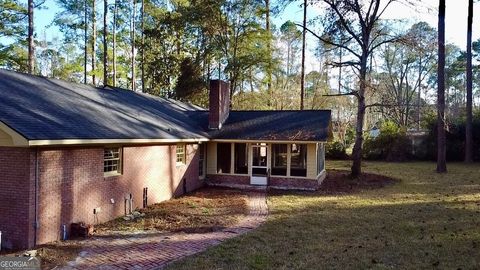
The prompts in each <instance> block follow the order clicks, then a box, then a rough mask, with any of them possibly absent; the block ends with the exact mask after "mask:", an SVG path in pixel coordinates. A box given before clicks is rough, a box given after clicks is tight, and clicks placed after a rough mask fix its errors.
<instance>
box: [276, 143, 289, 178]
mask: <svg viewBox="0 0 480 270" xmlns="http://www.w3.org/2000/svg"><path fill="white" fill-rule="evenodd" d="M272 175H287V145H286V144H272Z"/></svg>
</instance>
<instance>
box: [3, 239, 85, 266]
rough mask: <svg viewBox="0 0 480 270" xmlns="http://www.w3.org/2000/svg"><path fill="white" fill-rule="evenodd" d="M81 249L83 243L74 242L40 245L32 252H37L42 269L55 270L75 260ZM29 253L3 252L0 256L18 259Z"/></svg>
mask: <svg viewBox="0 0 480 270" xmlns="http://www.w3.org/2000/svg"><path fill="white" fill-rule="evenodd" d="M81 249H82V243H81V241H77V240H72V241H64V242H60V241H59V242H53V243H49V244H44V245H39V246H37V247H36V248H34V249H32V250H36V251H37V254H36V257H37V258H39V259H40V262H41V267H42V269H54V268H56V267H60V266H64V265H66V264H67V263H68V262H69V261H73V260H75V258H76V257H77V256H78V253H79V252H80V251H81ZM27 251H28V250H22V251H18V250H17V251H2V253H0V254H1V255H2V256H12V257H16V256H23V254H24V253H25V252H27Z"/></svg>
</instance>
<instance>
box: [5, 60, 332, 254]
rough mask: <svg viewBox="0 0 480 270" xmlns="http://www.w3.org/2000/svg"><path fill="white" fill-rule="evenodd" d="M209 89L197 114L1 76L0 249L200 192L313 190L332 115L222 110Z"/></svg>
mask: <svg viewBox="0 0 480 270" xmlns="http://www.w3.org/2000/svg"><path fill="white" fill-rule="evenodd" d="M210 88H211V89H210V110H204V109H202V108H199V107H196V106H193V105H190V104H186V103H182V102H178V101H174V100H170V99H164V98H159V97H155V96H151V95H147V94H142V93H136V92H133V91H127V90H123V89H118V88H111V87H105V88H95V87H92V86H88V85H83V84H74V83H68V82H65V81H61V80H56V79H48V78H43V77H39V76H32V75H27V74H22V73H17V72H12V71H6V70H2V69H0V184H1V188H0V231H1V232H2V246H3V247H4V248H30V247H33V246H35V245H38V244H43V243H47V242H51V241H55V240H59V239H60V238H61V235H62V228H64V225H65V228H67V230H68V229H69V227H70V224H71V223H73V222H80V221H82V222H85V223H89V224H94V223H97V222H105V221H108V220H110V219H112V218H115V217H118V216H122V215H124V214H125V213H126V212H127V211H129V209H130V205H132V206H133V207H132V208H133V209H135V208H143V207H146V206H147V205H149V204H153V203H158V202H160V201H164V200H168V199H170V198H172V197H174V196H179V195H181V194H184V193H186V192H190V191H192V190H195V189H197V188H199V187H201V186H203V185H205V184H210V185H219V186H230V187H248V186H252V185H255V186H264V187H271V188H282V189H289V188H293V189H307V190H313V189H317V188H318V187H319V185H320V183H321V181H322V180H323V178H324V177H325V174H326V172H325V166H324V165H325V157H324V143H325V142H326V140H327V138H329V136H330V132H331V131H330V130H331V129H330V111H326V110H317V111H229V103H230V100H229V94H228V84H227V83H224V82H221V81H211V83H210ZM67 233H68V232H67Z"/></svg>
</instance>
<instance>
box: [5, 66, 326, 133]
mask: <svg viewBox="0 0 480 270" xmlns="http://www.w3.org/2000/svg"><path fill="white" fill-rule="evenodd" d="M330 114H331V113H330V111H327V110H317V111H231V112H230V116H229V117H228V119H227V121H226V122H225V123H224V125H223V127H222V129H221V130H208V111H206V110H203V109H202V108H199V107H197V106H193V105H190V104H186V103H182V102H179V101H175V100H170V99H164V98H160V97H155V96H151V95H148V94H142V93H138V92H133V91H129V90H124V89H119V88H111V87H107V88H95V87H92V86H88V85H84V84H76V83H68V82H65V81H62V80H56V79H48V78H44V77H39V76H32V75H28V74H22V73H17V72H13V71H7V70H2V69H0V121H1V122H3V123H4V124H6V125H7V126H9V127H10V128H12V129H14V130H15V131H17V132H18V133H20V134H21V135H22V136H24V137H25V138H26V139H28V140H65V139H87V140H88V139H209V138H211V139H237V140H295V141H326V140H327V138H328V137H329V132H330V128H329V125H330V117H331V116H330Z"/></svg>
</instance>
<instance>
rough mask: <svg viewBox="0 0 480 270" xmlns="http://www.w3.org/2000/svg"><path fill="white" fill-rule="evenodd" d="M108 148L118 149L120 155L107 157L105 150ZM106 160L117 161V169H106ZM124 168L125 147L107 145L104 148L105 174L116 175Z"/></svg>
mask: <svg viewBox="0 0 480 270" xmlns="http://www.w3.org/2000/svg"><path fill="white" fill-rule="evenodd" d="M108 150H116V151H117V152H118V157H114V158H105V152H106V151H108ZM106 161H117V162H118V164H117V170H115V171H105V167H106V166H105V162H106ZM122 169H123V148H122V147H105V148H104V149H103V176H104V177H108V176H116V175H121V174H122Z"/></svg>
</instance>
